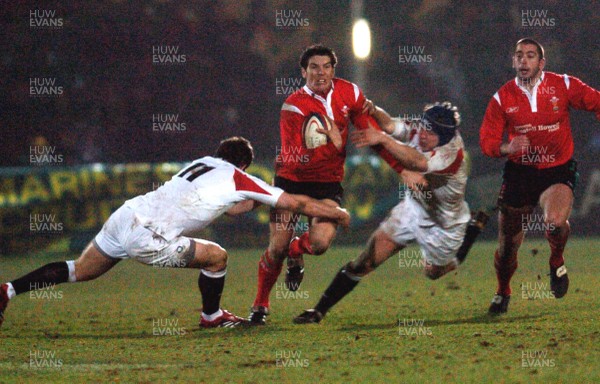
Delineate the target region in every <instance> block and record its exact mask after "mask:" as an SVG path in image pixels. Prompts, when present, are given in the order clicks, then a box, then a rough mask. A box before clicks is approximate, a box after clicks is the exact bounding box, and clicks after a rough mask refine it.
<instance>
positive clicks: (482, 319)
mask: <svg viewBox="0 0 600 384" xmlns="http://www.w3.org/2000/svg"><path fill="white" fill-rule="evenodd" d="M544 316H546V314H545V313H540V314H535V315H523V316H512V317H511V316H506V315H503V316H492V315H488V314H487V313H486V314H483V315H477V316H474V317H470V318H460V319H448V320H427V321H426V322H425V325H426V326H428V327H435V326H443V325H461V324H498V323H514V322H520V321H523V320H534V319H539V318H541V317H544ZM393 328H398V322H395V323H380V324H348V325H344V326H342V327H340V328H338V330H339V331H367V330H376V329H381V330H383V329H393Z"/></svg>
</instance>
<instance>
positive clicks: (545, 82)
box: [480, 72, 600, 169]
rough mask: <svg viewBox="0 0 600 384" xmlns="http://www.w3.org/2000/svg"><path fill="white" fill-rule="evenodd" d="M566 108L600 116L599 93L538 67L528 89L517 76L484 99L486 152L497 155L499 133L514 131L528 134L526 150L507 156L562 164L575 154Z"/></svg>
mask: <svg viewBox="0 0 600 384" xmlns="http://www.w3.org/2000/svg"><path fill="white" fill-rule="evenodd" d="M570 108H575V109H582V110H586V111H594V112H596V117H597V118H598V119H599V120H600V92H598V91H596V90H594V89H593V88H591V87H589V86H588V85H586V84H584V83H583V82H582V81H581V80H579V79H577V78H575V77H572V76H568V75H558V74H556V73H552V72H542V75H541V77H540V79H539V81H538V83H537V84H536V85H535V86H534V87H533V89H532V91H531V93H530V92H529V91H528V90H527V89H526V88H524V87H521V86H519V84H518V79H516V78H515V79H514V80H511V81H509V82H508V83H506V84H504V85H503V86H502V88H500V90H498V92H496V94H494V97H493V98H492V99H491V100H490V102H489V104H488V107H487V110H486V112H485V117H484V119H483V124H482V126H481V133H480V135H481V136H480V143H481V148H482V149H483V152H484V153H485V154H486V155H488V156H492V157H500V145H501V144H502V136H503V134H504V132H505V131H507V132H508V140H509V141H510V140H512V139H513V138H514V137H515V136H517V135H527V137H528V138H529V140H530V146H529V148H528V149H527V151H526V152H524V153H523V154H516V155H512V156H510V157H509V159H510V160H511V161H513V162H515V163H518V164H523V165H529V166H532V167H535V168H538V169H543V168H549V167H556V166H559V165H562V164H565V163H566V162H567V161H569V159H571V157H572V156H573V136H572V133H571V123H570V121H569V109H570Z"/></svg>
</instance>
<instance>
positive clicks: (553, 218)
mask: <svg viewBox="0 0 600 384" xmlns="http://www.w3.org/2000/svg"><path fill="white" fill-rule="evenodd" d="M544 224H545V225H546V228H547V229H548V232H550V233H551V234H559V233H560V232H561V231H563V230H564V229H565V228H566V227H567V225H568V224H567V220H566V219H563V218H561V217H559V216H558V215H547V216H546V218H545V220H544Z"/></svg>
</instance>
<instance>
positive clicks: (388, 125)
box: [372, 106, 396, 135]
mask: <svg viewBox="0 0 600 384" xmlns="http://www.w3.org/2000/svg"><path fill="white" fill-rule="evenodd" d="M372 115H373V118H375V120H376V121H377V124H379V126H380V127H381V129H382V130H383V131H384V132H386V133H389V134H390V135H391V134H392V133H393V132H394V129H395V127H396V125H395V123H394V120H392V117H391V116H390V114H389V113H387V112H386V111H384V110H383V109H382V108H380V107H377V106H376V107H375V112H373V113H372Z"/></svg>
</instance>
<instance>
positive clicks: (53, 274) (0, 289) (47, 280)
mask: <svg viewBox="0 0 600 384" xmlns="http://www.w3.org/2000/svg"><path fill="white" fill-rule="evenodd" d="M118 261H119V259H113V258H109V257H106V256H104V255H103V254H102V253H101V252H100V251H99V250H98V249H97V248H96V246H95V244H94V243H93V242H92V243H90V244H89V245H88V246H87V247H86V248H85V250H84V251H83V252H82V253H81V256H79V258H78V259H77V260H69V261H58V262H54V263H49V264H46V265H44V266H43V267H41V268H38V269H36V270H34V271H32V272H29V273H28V274H26V275H24V276H22V277H19V278H18V279H16V280H13V281H11V282H9V283H5V284H2V285H0V325H2V322H3V321H4V310H5V309H6V306H7V305H8V301H9V300H10V299H12V298H13V297H14V296H16V295H19V294H21V293H25V292H29V291H33V290H38V289H45V288H49V287H53V286H55V285H56V284H61V283H66V282H70V283H74V282H76V281H88V280H92V279H95V278H97V277H99V276H101V275H103V274H104V273H105V272H107V271H108V270H109V269H111V268H112V267H113V266H114V265H115V264H117V263H118Z"/></svg>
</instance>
